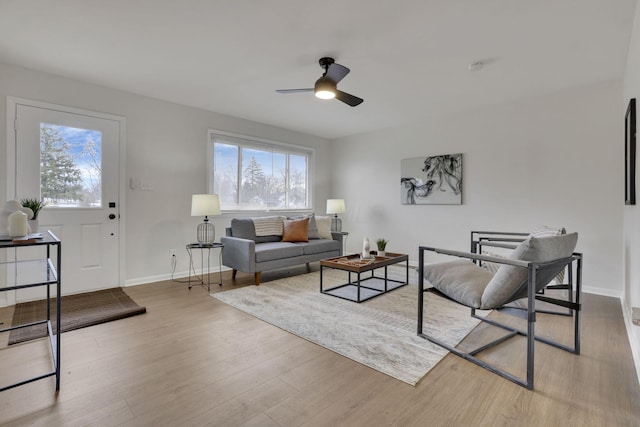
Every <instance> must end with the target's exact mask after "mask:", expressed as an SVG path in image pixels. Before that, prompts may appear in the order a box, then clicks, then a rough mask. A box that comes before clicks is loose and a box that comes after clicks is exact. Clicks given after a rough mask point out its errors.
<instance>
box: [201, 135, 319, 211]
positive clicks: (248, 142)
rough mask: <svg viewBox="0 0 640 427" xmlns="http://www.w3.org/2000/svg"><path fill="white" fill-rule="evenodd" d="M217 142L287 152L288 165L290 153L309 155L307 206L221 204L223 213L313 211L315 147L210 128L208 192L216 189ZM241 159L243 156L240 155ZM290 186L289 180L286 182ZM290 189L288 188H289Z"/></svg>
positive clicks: (208, 139) (239, 167)
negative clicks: (252, 207) (243, 207)
mask: <svg viewBox="0 0 640 427" xmlns="http://www.w3.org/2000/svg"><path fill="white" fill-rule="evenodd" d="M216 142H221V143H225V142H227V143H231V144H236V145H238V147H239V148H240V151H241V149H242V148H252V149H257V150H269V151H272V152H273V153H285V154H287V167H288V162H289V154H294V155H304V156H306V157H307V206H306V207H305V208H265V209H225V207H224V206H222V205H221V206H220V208H221V211H222V213H223V214H225V213H231V214H252V213H267V212H285V213H286V212H312V211H313V177H314V166H315V154H316V150H315V149H314V148H313V147H307V146H303V145H295V144H289V143H286V142H281V141H274V140H271V139H266V138H259V137H254V136H248V135H242V134H237V133H232V132H225V131H220V130H216V129H209V130H208V133H207V193H210V194H213V189H214V179H215V177H214V175H215V170H214V162H215V158H214V155H215V153H214V144H215V143H216ZM238 158H239V159H241V156H240V155H239V156H238ZM241 175H242V168H241V165H240V162H239V164H238V177H239V178H240V177H241ZM286 185H287V187H288V182H287V183H286ZM287 191H288V190H287Z"/></svg>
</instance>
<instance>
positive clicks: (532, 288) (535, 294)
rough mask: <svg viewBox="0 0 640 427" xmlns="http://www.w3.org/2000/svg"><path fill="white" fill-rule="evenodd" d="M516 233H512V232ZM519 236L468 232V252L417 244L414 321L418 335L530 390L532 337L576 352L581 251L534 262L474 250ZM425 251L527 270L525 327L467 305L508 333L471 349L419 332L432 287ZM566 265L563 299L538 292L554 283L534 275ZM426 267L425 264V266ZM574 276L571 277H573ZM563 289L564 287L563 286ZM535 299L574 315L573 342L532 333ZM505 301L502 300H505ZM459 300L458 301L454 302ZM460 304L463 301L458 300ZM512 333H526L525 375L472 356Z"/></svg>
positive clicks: (519, 237) (520, 235) (505, 243)
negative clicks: (428, 285) (427, 281)
mask: <svg viewBox="0 0 640 427" xmlns="http://www.w3.org/2000/svg"><path fill="white" fill-rule="evenodd" d="M474 233H481V234H484V235H489V234H491V235H493V236H494V237H488V236H484V237H483V238H482V239H481V238H478V239H474ZM514 235H515V236H516V237H513V236H514ZM507 236H511V237H507ZM523 236H527V234H524V233H501V232H498V233H493V232H475V231H474V232H472V243H471V245H472V248H471V249H472V252H459V251H451V250H446V249H440V248H433V247H427V246H420V247H419V248H418V258H419V261H418V262H419V264H418V325H417V332H418V336H420V337H422V338H424V339H426V340H428V341H430V342H432V343H434V344H436V345H438V346H440V347H443V348H445V349H447V350H448V351H450V352H451V353H453V354H455V355H456V356H459V357H461V358H463V359H465V360H468V361H470V362H472V363H474V364H476V365H478V366H480V367H482V368H485V369H487V370H489V371H490V372H493V373H495V374H497V375H499V376H501V377H503V378H505V379H507V380H510V381H512V382H514V383H516V384H518V385H520V386H523V387H525V388H527V389H529V390H533V383H534V355H535V351H534V349H535V341H536V340H537V341H540V342H543V343H545V344H548V345H551V346H554V347H557V348H559V349H562V350H565V351H568V352H570V353H573V354H580V311H581V309H582V305H581V297H582V259H583V258H582V254H581V253H577V252H575V253H573V254H572V256H570V257H568V258H563V259H558V260H554V261H551V262H546V263H536V262H527V261H519V260H512V259H508V258H500V257H494V256H488V255H482V254H479V253H474V252H475V251H476V250H477V249H478V247H479V246H481V245H485V246H488V245H491V246H494V247H505V248H509V249H510V248H514V247H515V246H514V245H513V243H515V242H520V241H522V240H524V237H523ZM425 251H430V252H435V253H438V254H443V255H450V256H454V257H459V258H466V259H470V260H472V261H473V262H474V263H481V262H482V261H487V262H495V263H498V264H506V265H512V266H515V267H519V268H524V269H526V270H527V308H526V316H525V319H526V321H527V329H526V330H521V329H519V328H516V327H513V326H509V325H505V324H503V323H500V322H497V321H495V320H493V319H488V318H485V317H481V316H478V315H476V308H473V307H470V308H471V316H472V317H474V318H476V319H479V320H481V321H482V322H485V323H488V324H490V325H493V326H497V327H499V328H502V329H505V330H506V331H508V334H506V335H504V336H502V337H500V338H498V339H496V340H494V341H491V342H490V343H488V344H485V345H483V346H481V347H479V348H476V349H474V350H471V351H462V350H460V349H458V348H455V347H453V346H451V345H449V344H447V343H444V342H442V341H440V340H438V339H437V338H434V337H432V336H429V335H427V334H425V333H423V330H422V323H423V317H424V294H425V292H431V291H433V290H434V288H425V286H424V269H425V266H424V253H425ZM561 266H564V267H567V266H568V267H569V268H568V270H569V274H568V279H569V280H568V283H567V284H564V285H562V286H566V287H567V289H570V291H569V293H568V296H567V299H566V300H562V299H556V298H550V297H548V296H544V295H542V294H541V292H543V291H544V289H545V288H550V286H554V287H555V286H556V285H548V283H541V282H540V281H539V280H537V277H538V276H539V275H540V274H541V273H544V272H545V271H552V270H557V269H558V267H561ZM574 266H575V275H574V274H573V268H574ZM427 268H428V267H427ZM542 276H544V274H542ZM574 276H575V277H574ZM574 278H575V283H574ZM574 285H575V292H574V291H573V289H574ZM563 289H564V288H563ZM442 295H443V296H445V297H446V295H444V294H442ZM536 300H540V301H544V302H546V303H549V304H553V305H558V306H562V307H565V308H567V309H568V310H569V313H570V314H568V315H570V316H573V318H574V342H573V347H570V346H567V345H564V344H561V343H559V342H556V341H553V340H550V339H548V338H544V337H538V336H536V335H535V322H536V313H537V312H536V307H535V303H536ZM506 303H508V302H505V304H506ZM458 304H461V303H458ZM461 305H464V304H461ZM498 308H500V307H496V309H498ZM545 313H549V314H563V315H567V314H565V313H556V312H545ZM516 335H522V336H525V337H527V361H526V365H527V366H526V367H527V372H526V378H525V379H523V378H520V377H518V376H516V375H514V374H512V373H510V372H508V371H506V370H504V369H501V368H499V367H497V366H495V365H492V364H490V363H488V362H486V361H484V360H481V359H479V358H477V357H476V355H477V354H478V353H480V352H482V351H484V350H487V349H489V348H491V347H494V346H496V345H498V344H500V343H502V342H504V341H506V340H508V339H509V338H512V337H514V336H516Z"/></svg>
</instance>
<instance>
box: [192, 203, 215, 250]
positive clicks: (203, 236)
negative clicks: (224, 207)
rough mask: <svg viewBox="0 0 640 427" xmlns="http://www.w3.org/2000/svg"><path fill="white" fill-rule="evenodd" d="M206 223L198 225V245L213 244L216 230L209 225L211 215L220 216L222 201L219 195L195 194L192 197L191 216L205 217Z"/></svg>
mask: <svg viewBox="0 0 640 427" xmlns="http://www.w3.org/2000/svg"><path fill="white" fill-rule="evenodd" d="M203 215H204V222H203V223H201V224H200V225H198V243H213V241H214V240H215V239H216V228H215V226H214V225H213V224H211V223H209V218H208V216H209V215H220V199H219V198H218V195H217V194H194V195H193V196H192V197H191V216H203Z"/></svg>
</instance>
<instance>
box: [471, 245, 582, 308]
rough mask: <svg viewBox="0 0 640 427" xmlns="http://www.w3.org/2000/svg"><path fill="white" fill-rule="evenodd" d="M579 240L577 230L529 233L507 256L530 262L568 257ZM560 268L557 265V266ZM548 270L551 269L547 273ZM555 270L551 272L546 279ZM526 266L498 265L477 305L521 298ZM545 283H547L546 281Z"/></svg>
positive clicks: (495, 304) (488, 306) (524, 287)
mask: <svg viewBox="0 0 640 427" xmlns="http://www.w3.org/2000/svg"><path fill="white" fill-rule="evenodd" d="M577 242H578V234H577V233H570V234H561V235H557V236H548V237H533V236H531V237H529V238H528V239H526V240H524V241H523V242H522V243H520V244H519V245H518V247H517V248H516V249H514V250H513V252H512V253H511V254H510V255H509V259H513V260H520V261H531V262H549V261H553V260H556V259H562V258H567V257H570V256H571V255H572V254H573V251H574V249H575V247H576V243H577ZM558 270H560V267H559V268H558ZM547 274H551V273H547ZM557 274H558V271H556V272H555V273H553V275H552V276H551V277H549V280H551V279H552V278H553V277H554V276H556V275H557ZM527 276H528V272H527V269H525V268H521V267H515V266H511V265H503V266H501V267H500V268H499V269H498V271H497V273H496V274H495V275H494V276H493V279H491V281H490V282H489V284H488V285H487V287H486V288H485V290H484V293H483V294H482V300H481V304H480V308H482V309H491V308H496V307H500V306H502V305H504V304H507V303H509V302H511V301H514V300H516V299H519V298H522V297H523V296H526V293H525V295H523V289H525V290H526V284H527ZM545 284H546V283H545Z"/></svg>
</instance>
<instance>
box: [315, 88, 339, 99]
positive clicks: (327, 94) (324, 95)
mask: <svg viewBox="0 0 640 427" xmlns="http://www.w3.org/2000/svg"><path fill="white" fill-rule="evenodd" d="M316 97H317V98H320V99H333V98H335V97H336V94H335V93H334V92H331V91H330V90H317V91H316Z"/></svg>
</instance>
